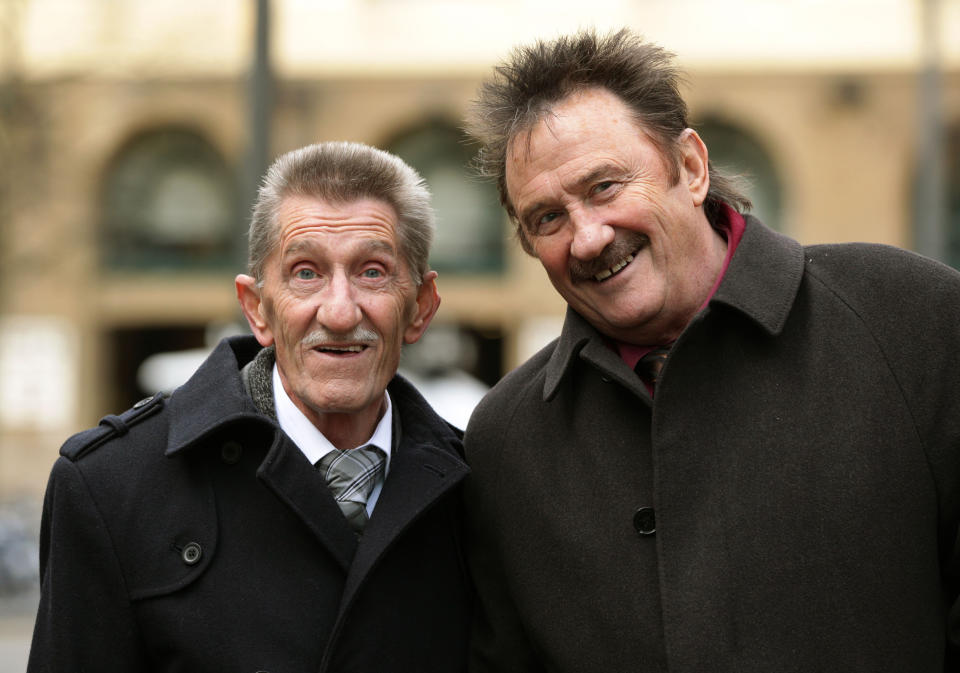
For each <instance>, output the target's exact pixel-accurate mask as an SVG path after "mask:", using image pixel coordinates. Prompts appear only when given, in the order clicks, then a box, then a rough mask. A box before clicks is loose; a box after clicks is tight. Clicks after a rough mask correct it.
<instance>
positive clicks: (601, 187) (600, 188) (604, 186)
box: [593, 180, 614, 194]
mask: <svg viewBox="0 0 960 673" xmlns="http://www.w3.org/2000/svg"><path fill="white" fill-rule="evenodd" d="M613 185H614V182H613V180H604V181H603V182H598V183H597V184H596V185H594V187H593V193H594V194H599V193H600V192H605V191H607V190H608V189H610V188H611V187H613Z"/></svg>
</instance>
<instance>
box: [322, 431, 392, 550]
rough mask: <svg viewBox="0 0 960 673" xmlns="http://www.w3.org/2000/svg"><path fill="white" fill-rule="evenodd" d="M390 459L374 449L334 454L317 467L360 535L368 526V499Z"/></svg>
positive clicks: (361, 448) (370, 446) (368, 448)
mask: <svg viewBox="0 0 960 673" xmlns="http://www.w3.org/2000/svg"><path fill="white" fill-rule="evenodd" d="M385 459H386V456H385V455H384V453H383V451H381V450H380V449H378V448H377V447H375V446H373V445H372V444H371V445H367V446H362V447H360V448H358V449H351V450H350V451H331V452H330V453H328V454H327V455H325V456H324V457H323V458H321V459H320V461H319V462H318V463H317V469H318V470H320V473H321V474H322V475H323V477H324V479H326V480H327V484H328V485H329V486H330V492H331V493H332V494H333V497H334V499H335V500H336V501H337V504H338V505H340V510H341V511H342V512H343V515H344V516H345V517H347V522H348V523H349V524H350V527H351V528H353V530H355V531H356V532H357V533H360V532H361V531H362V530H363V526H364V524H366V523H367V498H369V497H370V492H371V491H373V487H374V485H375V484H376V483H377V479H378V478H379V477H380V474H381V473H382V472H383V470H384V460H385Z"/></svg>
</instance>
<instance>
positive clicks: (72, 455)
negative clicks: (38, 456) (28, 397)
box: [60, 393, 166, 460]
mask: <svg viewBox="0 0 960 673" xmlns="http://www.w3.org/2000/svg"><path fill="white" fill-rule="evenodd" d="M164 399H166V395H164V394H163V393H157V394H156V395H154V396H153V397H147V398H144V399H142V400H140V401H139V402H137V403H136V404H134V405H133V406H132V407H131V408H130V409H127V410H126V411H124V412H123V413H122V414H120V415H119V416H115V415H113V414H110V415H108V416H104V417H103V418H101V419H100V424H99V425H98V426H97V427H95V428H90V429H89V430H85V431H83V432H80V433H78V434H76V435H74V436H73V437H71V438H70V439H68V440H67V441H66V443H64V445H63V446H62V447H61V448H60V455H61V456H64V457H65V458H69V459H70V460H78V459H80V458H81V457H83V456H85V455H86V454H88V453H90V452H91V451H93V450H94V449H98V448H100V447H101V446H103V445H104V444H106V443H107V442H108V441H110V440H111V439H114V438H116V437H123V436H124V435H125V434H127V433H128V432H129V431H130V428H131V427H133V426H134V425H136V424H137V423H140V422H141V421H143V420H145V419H147V418H149V417H150V416H152V415H153V414H155V413H156V412H158V411H160V409H162V408H163V401H164Z"/></svg>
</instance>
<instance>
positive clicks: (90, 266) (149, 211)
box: [0, 0, 960, 672]
mask: <svg viewBox="0 0 960 673" xmlns="http://www.w3.org/2000/svg"><path fill="white" fill-rule="evenodd" d="M621 26H629V27H631V28H633V29H635V30H637V31H638V32H640V33H642V34H644V35H645V36H646V37H647V38H648V39H650V40H652V41H654V42H657V43H659V44H661V45H663V46H665V47H667V48H669V49H670V50H672V51H674V52H675V53H676V54H677V56H678V60H679V63H680V64H681V65H682V67H683V68H684V69H685V70H686V71H687V73H688V78H687V85H686V88H685V92H686V95H687V100H688V102H689V103H690V105H691V110H692V114H693V119H694V126H695V127H696V128H697V129H698V130H699V131H700V133H701V135H702V136H703V138H704V139H705V141H706V143H707V146H708V147H709V150H710V154H711V159H712V160H713V161H714V162H715V163H717V164H720V165H724V166H726V167H728V168H732V169H734V170H736V171H738V172H740V173H742V174H745V175H746V176H747V177H748V178H749V179H750V181H751V195H752V197H753V199H754V203H755V205H756V208H755V212H756V214H757V215H759V216H760V217H761V219H763V220H764V221H765V222H766V223H767V224H769V225H771V226H772V227H774V228H776V229H779V230H780V231H783V232H785V233H787V234H788V235H790V236H793V237H795V238H797V239H799V240H800V241H802V242H804V243H813V242H832V241H850V240H865V241H876V242H882V243H889V244H892V245H897V246H901V247H906V248H912V249H915V250H918V251H920V252H923V253H924V254H927V255H930V256H932V257H936V258H938V259H941V260H943V261H945V262H947V263H949V264H952V265H954V266H960V0H778V1H777V2H770V1H769V0H727V1H726V2H722V3H720V2H716V1H715V0H592V1H591V2H571V1H568V0H447V1H444V0H432V1H431V0H228V1H226V2H224V0H165V1H164V2H156V1H152V0H0V671H4V672H5V671H22V670H23V668H24V666H25V662H26V652H27V647H28V642H29V632H30V628H31V626H32V619H33V613H34V611H35V609H36V599H37V593H36V591H37V589H36V587H37V560H36V558H37V544H36V538H37V530H38V525H39V516H40V506H41V500H42V494H43V488H44V485H45V481H46V477H47V474H48V472H49V469H50V466H51V464H52V462H53V461H54V460H55V458H56V455H57V451H58V448H59V446H60V444H61V443H62V441H63V440H64V439H65V438H66V437H67V436H68V435H69V434H71V433H73V432H75V431H77V430H80V429H82V428H84V427H87V426H90V425H93V424H95V423H96V422H97V420H98V419H99V418H100V416H102V415H104V414H106V413H115V412H119V411H121V410H123V409H125V408H127V407H129V406H130V405H131V404H133V403H134V402H136V401H137V400H139V399H141V398H143V397H144V396H146V395H148V394H151V393H152V392H155V391H157V390H162V389H170V388H172V387H174V386H176V385H179V384H180V383H182V382H183V381H184V380H185V379H186V377H187V376H188V375H189V374H190V372H191V371H192V370H193V368H194V367H195V366H196V365H197V364H198V363H199V361H200V360H201V359H202V358H203V357H204V355H205V354H206V353H207V352H208V351H209V349H210V348H211V347H212V346H213V344H214V343H216V341H217V340H218V339H219V338H220V337H222V336H223V335H225V334H230V333H236V332H240V331H245V329H246V327H245V325H242V324H241V323H240V321H239V318H240V314H239V311H238V309H237V306H236V300H235V297H234V290H233V277H234V275H235V274H236V273H237V272H239V271H242V270H243V268H244V260H245V245H246V242H245V231H246V226H247V213H248V212H249V207H250V204H251V202H252V199H253V192H254V190H255V186H256V184H257V180H258V178H259V176H260V175H261V174H262V173H263V171H264V170H265V168H266V166H267V165H268V164H269V162H270V161H271V160H272V159H273V158H274V157H276V156H277V155H278V154H280V153H282V152H284V151H286V150H289V149H293V148H296V147H299V146H302V145H305V144H308V143H311V142H316V141H322V140H354V141H361V142H366V143H370V144H373V145H377V146H379V147H383V148H385V149H388V150H391V151H393V152H395V153H397V154H399V155H400V156H402V157H404V158H405V159H407V161H409V162H410V163H411V164H413V165H414V166H415V167H416V168H418V169H419V170H420V172H421V173H422V174H423V175H424V176H425V177H426V179H427V181H428V182H429V184H430V186H431V188H432V190H433V192H434V194H435V205H436V208H437V211H438V235H437V241H436V246H435V249H434V254H433V257H432V265H433V267H434V268H436V269H437V270H438V271H439V272H440V291H441V294H442V296H443V304H442V306H441V308H440V312H439V314H438V316H437V318H436V320H435V321H434V323H433V326H432V327H431V329H430V331H428V333H427V336H426V338H425V339H424V341H423V342H421V344H419V345H418V347H416V348H411V349H409V350H408V351H407V352H406V354H405V356H404V361H403V363H402V367H403V369H404V371H405V372H406V373H408V375H410V376H411V377H412V378H414V379H415V380H416V381H417V382H418V384H420V385H421V386H422V388H423V389H424V390H425V391H426V392H427V395H428V397H430V398H431V400H432V401H434V403H435V404H436V406H437V407H438V409H439V410H440V411H441V413H442V414H444V415H445V416H446V417H447V418H448V419H450V420H451V421H452V422H454V423H457V424H460V425H462V424H463V423H465V422H466V418H467V416H468V415H469V412H470V410H471V409H472V406H473V404H475V403H476V401H477V399H478V398H479V396H480V395H482V393H483V391H485V390H486V389H487V388H488V387H489V386H490V385H492V384H493V383H494V382H495V381H496V380H497V379H498V378H499V377H500V376H501V375H502V374H504V373H505V372H507V371H508V370H510V369H511V368H513V367H515V366H516V365H517V364H519V363H520V362H522V361H523V360H524V359H526V358H527V357H528V356H529V355H530V354H532V353H533V352H534V351H535V350H536V349H538V348H539V347H540V346H542V345H543V344H544V343H546V342H547V341H549V340H550V339H552V338H553V337H554V336H556V335H557V334H558V333H559V329H560V323H561V321H562V315H563V303H562V301H561V300H560V299H559V297H557V296H556V293H555V292H554V291H553V290H552V288H550V286H549V284H548V282H547V281H546V279H545V276H544V274H543V272H542V271H541V269H540V267H539V265H538V264H537V263H536V262H535V261H532V260H530V259H528V258H526V257H524V255H523V254H522V253H521V252H520V251H519V249H518V247H517V246H516V245H514V243H513V241H512V240H511V233H510V227H509V225H508V223H507V222H506V221H505V218H504V216H503V214H502V212H501V209H500V207H499V204H498V202H497V197H496V194H495V190H494V189H493V187H492V186H491V185H488V184H486V183H483V182H480V181H478V180H476V179H474V178H473V177H471V175H470V172H469V169H468V167H467V163H468V161H469V160H470V157H471V155H472V153H473V152H474V151H475V148H474V147H473V146H472V145H471V144H470V143H469V142H468V141H467V139H466V138H464V136H463V134H462V132H461V130H460V127H461V124H462V119H463V116H464V111H465V108H466V106H467V104H468V103H469V101H470V100H471V98H472V97H473V94H474V92H475V90H476V87H477V84H478V83H479V81H480V80H481V78H483V77H484V76H485V75H486V74H487V73H488V72H489V70H490V68H491V66H492V65H493V64H495V63H496V62H498V61H499V60H500V59H502V58H503V57H504V56H506V55H507V54H508V52H509V50H510V49H511V47H512V46H513V45H515V44H518V43H522V42H528V41H530V40H532V39H535V38H545V39H549V38H552V37H555V36H556V35H558V34H560V33H563V32H569V31H572V30H576V29H577V28H581V27H595V28H597V29H599V30H601V31H607V30H614V29H617V28H619V27H621Z"/></svg>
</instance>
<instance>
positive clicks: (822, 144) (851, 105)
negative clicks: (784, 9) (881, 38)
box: [0, 71, 960, 493]
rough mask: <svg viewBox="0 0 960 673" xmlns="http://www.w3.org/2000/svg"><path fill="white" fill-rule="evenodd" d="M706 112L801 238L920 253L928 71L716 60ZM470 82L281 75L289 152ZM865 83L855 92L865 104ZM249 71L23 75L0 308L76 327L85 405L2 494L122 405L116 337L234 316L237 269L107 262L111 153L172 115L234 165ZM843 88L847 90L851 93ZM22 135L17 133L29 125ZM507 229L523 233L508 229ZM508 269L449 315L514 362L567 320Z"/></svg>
mask: <svg viewBox="0 0 960 673" xmlns="http://www.w3.org/2000/svg"><path fill="white" fill-rule="evenodd" d="M689 79H690V85H689V89H688V98H689V101H690V104H691V109H692V113H693V116H694V118H703V117H706V116H714V117H720V118H723V119H726V120H729V121H731V122H734V123H736V124H738V125H739V126H740V127H742V128H744V129H745V130H747V131H750V132H751V133H753V134H754V135H755V136H756V137H757V139H758V140H760V141H761V142H762V143H763V144H764V145H765V146H766V148H767V149H768V151H769V153H770V154H771V156H772V157H773V159H774V162H775V164H776V165H777V168H778V170H779V171H780V175H781V179H782V182H783V185H784V188H785V192H784V195H783V196H784V221H785V227H784V228H785V229H786V230H787V231H788V232H789V233H790V234H791V235H793V236H795V237H796V238H798V239H800V240H801V241H803V242H827V241H849V240H870V241H878V242H884V243H890V244H893V245H900V246H906V247H909V245H910V242H911V222H910V215H909V213H910V199H911V181H912V172H913V161H914V146H915V144H914V133H915V128H914V115H915V106H916V94H915V90H914V76H913V75H912V74H911V73H909V72H903V71H898V72H889V73H867V74H862V73H861V74H853V75H850V74H848V73H844V72H818V73H800V72H796V71H789V72H783V73H775V72H771V73H759V72H749V73H744V72H731V73H726V72H721V71H702V72H694V73H692V74H691V75H690V78H689ZM477 82H478V79H477V76H475V75H469V76H466V75H465V76H461V77H454V76H449V75H447V76H442V77H427V76H407V77H402V76H397V77H346V76H343V77H328V78H317V79H306V78H300V79H296V80H289V81H281V82H280V83H279V84H278V92H277V109H276V116H275V122H274V129H273V146H272V150H273V153H274V154H277V153H280V152H282V151H285V150H287V149H291V148H294V147H297V146H300V145H303V144H306V143H309V142H314V141H318V140H330V139H347V140H358V141H363V142H368V143H373V144H384V143H388V142H389V141H390V140H392V139H393V138H394V137H396V135H397V134H398V133H401V132H402V131H403V130H404V129H406V128H409V127H411V126H413V125H415V124H417V123H418V122H420V121H422V120H423V119H425V118H427V117H441V118H445V119H449V120H451V121H452V122H454V123H456V122H458V121H459V120H460V119H462V117H463V114H464V110H465V107H466V105H467V102H468V101H469V100H470V98H471V97H472V96H473V93H474V91H475V88H476V85H477ZM850 83H853V84H852V86H854V87H855V88H854V93H855V94H856V95H854V96H853V97H852V98H851V97H850V96H849V95H847V96H845V95H844V92H845V91H846V92H848V93H849V87H850V86H851V84H850ZM244 86H245V85H244V83H243V82H242V81H241V80H236V79H208V80H204V79H198V78H191V79H182V80H176V79H164V80H154V81H134V80H123V79H116V80H110V79H95V78H73V79H64V80H60V81H44V82H39V83H36V84H30V83H24V84H23V87H24V91H25V92H26V95H28V98H29V100H30V105H31V106H32V110H33V111H32V113H31V115H30V116H29V118H27V119H24V120H21V124H24V125H25V126H24V127H23V128H21V129H19V131H20V132H22V133H25V134H26V135H28V136H29V137H30V142H22V143H20V144H14V146H13V149H15V150H16V151H17V152H18V154H17V155H16V156H14V157H12V158H11V159H10V161H12V163H13V165H16V166H17V168H16V172H15V175H16V179H15V180H14V184H16V185H18V191H17V193H16V194H15V196H14V198H12V199H10V200H9V203H8V204H7V208H8V209H9V210H8V212H9V219H8V223H7V225H6V226H7V227H8V229H7V231H5V232H4V234H3V239H2V240H3V249H2V251H0V259H2V260H3V264H2V267H0V315H6V316H21V315H28V316H30V315H37V316H56V317H59V318H61V319H62V320H64V321H65V322H66V323H68V324H70V325H71V326H72V329H73V330H74V334H75V335H76V348H77V352H78V357H77V378H76V381H75V385H76V390H75V391H74V396H75V398H76V400H77V405H76V409H75V415H74V418H73V419H72V420H71V422H69V423H66V424H65V425H64V427H62V428H54V429H52V430H51V429H47V430H45V431H43V432H31V431H29V430H24V429H9V428H8V429H2V428H0V431H2V432H0V491H2V492H3V493H10V492H12V491H16V490H18V489H26V490H28V491H31V492H38V491H39V490H40V489H41V488H42V484H43V482H44V480H45V478H46V472H47V470H48V469H49V465H50V462H51V461H52V458H53V456H54V455H55V452H56V448H57V445H58V444H59V442H60V441H61V440H62V439H63V437H64V436H66V434H69V432H72V431H74V430H76V429H79V428H81V427H84V426H87V425H89V424H91V423H95V422H96V420H97V418H99V416H100V415H102V414H103V413H105V412H107V411H116V410H108V409H105V400H107V399H109V395H108V391H106V390H104V380H105V377H104V376H103V375H102V374H103V372H106V371H109V368H110V366H111V353H109V352H107V349H108V345H107V342H106V341H105V335H106V334H107V333H108V332H109V330H110V329H112V328H115V327H120V326H132V325H165V324H184V323H204V322H215V321H229V320H231V319H234V318H236V317H237V312H236V307H235V299H234V293H233V283H232V278H233V273H232V272H230V273H211V274H177V275H164V276H159V275H157V274H148V273H144V274H135V273H126V274H124V275H116V274H111V273H105V272H104V271H102V269H101V267H100V265H99V263H98V250H97V248H96V240H97V237H96V231H97V227H98V225H99V222H100V211H99V208H100V203H99V189H100V186H101V181H102V178H103V175H104V171H105V169H106V167H107V166H108V164H109V162H110V160H111V158H112V157H113V156H114V155H115V154H116V152H117V151H118V150H119V149H120V148H121V147H122V146H123V145H124V143H125V142H127V140H128V139H129V138H131V137H132V136H133V135H135V134H136V133H137V132H138V131H140V130H143V129H147V128H153V127H158V126H167V125H171V124H179V125H187V126H190V127H192V128H195V129H197V130H198V131H199V132H201V133H202V134H203V135H204V136H205V137H206V138H207V139H208V140H209V141H210V142H211V143H212V144H213V145H214V146H215V147H216V148H217V149H218V150H219V151H220V152H221V153H222V155H223V156H224V157H225V158H226V159H227V160H228V162H230V163H231V164H233V165H236V166H239V165H240V162H241V159H242V156H243V152H244V151H245V149H246V144H247V134H246V120H245V102H244V95H245V88H244ZM845 87H846V88H845ZM958 90H960V73H958V72H952V73H950V74H949V76H948V78H947V80H946V87H945V92H946V96H945V98H946V100H945V105H946V107H947V117H948V119H951V120H954V121H957V120H960V94H958V93H957V92H958ZM17 131H18V129H14V132H17ZM503 235H504V237H505V239H510V237H511V231H510V227H509V225H508V224H507V223H506V221H505V222H504V228H503ZM508 250H509V253H508V257H507V265H506V271H505V273H504V274H503V275H502V276H497V277H490V276H458V275H457V274H452V273H446V274H444V275H443V276H442V277H441V278H440V287H441V292H442V295H443V304H442V307H441V309H440V314H439V316H438V320H440V321H448V322H452V323H465V324H469V325H471V326H475V327H483V328H498V329H502V330H504V332H505V333H506V339H507V353H506V355H505V359H504V369H505V370H508V369H510V368H512V367H514V366H516V365H517V364H519V361H520V360H521V359H522V356H523V354H522V353H521V352H520V351H519V350H518V349H519V348H520V345H519V343H518V339H519V335H520V330H521V327H522V326H523V324H524V321H525V320H528V319H531V318H538V317H549V316H561V315H562V313H563V309H564V306H563V302H562V301H561V300H560V299H559V297H558V296H557V295H556V293H555V292H554V291H553V290H552V288H551V287H550V285H549V283H548V282H547V280H546V278H545V276H544V274H543V272H542V271H541V269H540V268H539V266H538V264H537V263H536V262H535V261H534V260H531V259H529V258H527V257H526V256H525V255H524V254H523V253H522V252H520V250H519V248H518V247H517V246H515V245H513V244H512V243H511V244H510V245H509V246H508Z"/></svg>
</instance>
